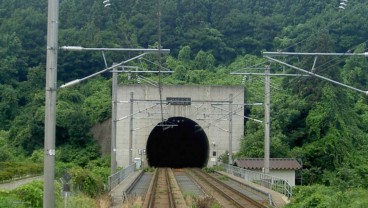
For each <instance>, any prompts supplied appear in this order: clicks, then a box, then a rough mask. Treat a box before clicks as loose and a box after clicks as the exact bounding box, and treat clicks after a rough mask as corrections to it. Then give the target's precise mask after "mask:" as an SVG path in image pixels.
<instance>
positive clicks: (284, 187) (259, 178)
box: [220, 163, 293, 198]
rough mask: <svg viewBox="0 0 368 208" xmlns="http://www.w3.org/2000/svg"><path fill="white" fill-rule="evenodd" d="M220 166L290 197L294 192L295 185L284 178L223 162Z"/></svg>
mask: <svg viewBox="0 0 368 208" xmlns="http://www.w3.org/2000/svg"><path fill="white" fill-rule="evenodd" d="M220 166H222V167H224V169H225V171H226V172H227V173H229V174H232V175H234V176H237V177H240V178H243V179H244V180H246V181H250V182H252V183H255V184H258V185H261V186H263V187H266V188H268V189H271V190H274V191H276V192H279V193H281V194H284V195H285V196H287V197H288V198H290V197H291V196H292V194H293V187H292V186H291V185H290V184H289V183H288V182H287V181H286V180H284V179H281V178H277V177H273V176H270V175H267V174H264V173H260V172H256V171H250V170H247V169H243V168H239V167H236V166H232V165H228V164H223V163H222V164H220Z"/></svg>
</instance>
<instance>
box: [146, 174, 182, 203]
mask: <svg viewBox="0 0 368 208" xmlns="http://www.w3.org/2000/svg"><path fill="white" fill-rule="evenodd" d="M143 207H157V208H159V207H162V208H166V207H167V208H185V207H187V205H186V203H185V200H184V198H183V195H182V193H181V191H180V189H179V186H178V184H177V182H176V179H175V177H174V174H173V172H172V170H171V169H170V168H158V169H157V170H156V172H155V175H154V177H153V180H152V182H151V184H150V187H149V189H148V193H147V194H146V198H145V200H144V203H143Z"/></svg>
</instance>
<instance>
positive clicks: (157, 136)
mask: <svg viewBox="0 0 368 208" xmlns="http://www.w3.org/2000/svg"><path fill="white" fill-rule="evenodd" d="M146 152H147V160H148V164H149V165H150V166H153V167H173V168H183V167H204V166H206V165H207V161H208V152H209V142H208V138H207V135H206V133H205V132H204V131H203V129H202V128H201V127H200V126H199V125H198V124H197V123H196V122H194V121H193V120H191V119H188V118H185V117H172V118H169V119H168V120H167V121H165V122H161V123H159V124H158V125H157V126H156V127H155V128H154V129H153V130H152V131H151V133H150V135H149V137H148V140H147V146H146Z"/></svg>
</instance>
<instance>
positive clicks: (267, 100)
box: [263, 66, 271, 174]
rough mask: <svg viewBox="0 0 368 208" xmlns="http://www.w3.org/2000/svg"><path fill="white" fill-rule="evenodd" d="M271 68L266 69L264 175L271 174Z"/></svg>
mask: <svg viewBox="0 0 368 208" xmlns="http://www.w3.org/2000/svg"><path fill="white" fill-rule="evenodd" d="M270 93H271V91H270V66H267V67H266V69H265V104H264V105H265V121H264V123H265V139H264V161H263V162H264V170H263V171H264V173H266V174H268V173H269V172H270V126H271V125H270V97H271V94H270Z"/></svg>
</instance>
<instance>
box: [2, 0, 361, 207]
mask: <svg viewBox="0 0 368 208" xmlns="http://www.w3.org/2000/svg"><path fill="white" fill-rule="evenodd" d="M110 2H111V5H110V6H109V7H104V4H103V3H102V0H88V1H87V0H78V1H77V0H60V14H59V33H58V35H59V43H58V44H59V46H64V45H77V46H79V45H80V46H84V47H93V48H98V47H118V48H157V47H158V43H159V41H158V40H159V39H160V40H161V42H160V43H161V46H162V47H163V48H168V49H170V50H171V52H170V54H165V55H163V56H162V59H161V60H160V62H161V63H162V67H165V68H168V69H171V70H173V71H174V73H173V75H170V76H169V75H162V76H161V77H160V78H161V79H159V77H158V76H157V75H150V76H149V77H148V78H150V79H152V80H156V81H160V82H163V83H164V84H175V85H183V84H196V85H244V87H245V91H246V93H245V99H246V100H245V102H247V103H249V102H263V100H264V83H263V80H264V78H263V77H259V76H244V77H242V76H234V75H230V73H231V72H262V71H259V70H257V69H256V68H257V67H264V66H265V65H268V64H269V62H268V61H267V60H266V59H264V58H263V57H262V52H263V51H285V52H286V51H288V52H338V53H353V52H359V53H360V52H366V51H367V41H368V24H366V20H367V19H368V5H367V2H366V1H363V0H351V1H349V2H348V3H347V6H346V7H345V9H339V8H338V7H339V3H340V2H339V1H338V0H325V1H320V0H267V1H266V0H227V1H224V0H161V7H160V10H161V12H160V14H161V18H160V21H158V15H157V13H158V12H157V4H156V1H140V0H110ZM158 22H160V27H158ZM158 28H160V33H159V32H158V31H159V29H158ZM46 33H47V1H41V0H32V1H25V0H17V1H16V0H6V1H0V57H1V58H0V162H19V161H25V160H26V161H30V162H34V163H36V164H40V163H42V155H43V150H42V148H43V141H44V136H43V135H44V114H45V113H44V103H45V65H46V35H47V34H46ZM159 34H160V38H159ZM104 55H105V57H106V62H107V63H108V64H109V65H111V64H112V63H113V62H120V61H122V60H126V59H128V58H131V57H133V56H135V55H137V53H134V52H106V53H105V54H104ZM58 56H59V57H58V86H60V85H62V84H63V83H66V82H68V81H71V80H74V79H77V78H83V77H85V76H87V75H90V74H92V73H94V72H97V71H100V70H101V69H104V68H105V63H104V60H103V57H102V55H101V53H100V52H91V51H90V52H73V51H63V50H60V51H59V52H58ZM283 60H284V61H285V62H287V63H290V64H293V65H295V66H298V67H301V68H303V69H308V70H310V69H311V68H312V66H313V70H314V71H313V72H314V73H316V74H319V75H321V76H324V77H328V78H330V79H333V80H336V81H339V82H342V83H345V84H347V85H350V86H353V87H355V88H358V89H362V90H368V73H367V72H368V62H367V58H366V57H359V56H334V57H325V56H324V57H319V58H318V59H317V61H316V62H314V57H306V56H287V57H284V59H283ZM158 62H159V61H158V58H157V55H150V56H147V58H146V59H142V60H140V61H136V62H133V63H132V64H135V65H137V66H139V67H142V68H147V69H148V68H155V67H157V65H158V64H157V63H158ZM271 71H272V72H273V73H295V72H296V71H295V70H292V69H290V68H287V67H283V66H281V65H278V64H276V63H271ZM145 76H147V75H145ZM271 80H272V81H271V82H272V88H271V156H272V157H293V158H297V159H298V160H299V161H301V162H302V163H303V170H302V171H301V172H300V174H299V178H300V179H302V180H300V181H299V184H300V185H299V186H297V187H296V188H295V191H294V196H293V198H292V203H291V204H290V205H289V207H368V150H367V149H368V99H367V97H366V95H365V94H364V93H360V92H356V91H354V90H351V89H347V88H344V87H342V86H338V85H335V84H332V83H330V82H327V81H325V80H321V79H318V78H316V77H314V76H309V77H272V78H271ZM119 82H120V84H130V83H138V80H137V79H135V77H133V78H131V79H128V77H127V75H120V77H119ZM366 110H367V111H366ZM245 114H246V116H248V117H252V118H257V119H261V120H262V118H263V117H264V115H263V114H264V109H263V108H262V107H259V106H254V107H251V106H250V107H247V109H246V110H245ZM110 116H111V75H110V73H105V74H102V75H101V76H100V77H97V78H93V79H90V80H89V81H86V82H84V83H81V84H79V85H76V86H73V87H71V88H66V89H60V90H58V94H57V126H56V132H57V135H56V145H57V174H62V173H64V172H65V170H68V171H69V172H70V173H72V174H73V176H74V178H76V179H75V180H76V181H75V183H80V184H81V183H84V182H83V181H85V180H86V178H88V180H89V184H88V185H86V184H84V186H83V185H82V187H83V188H82V189H83V191H84V192H85V193H86V194H87V195H88V196H91V197H94V196H96V195H99V193H100V192H102V190H99V189H97V188H100V187H103V180H105V178H106V176H107V175H108V173H109V167H108V166H109V161H108V160H109V159H108V158H109V156H101V155H100V153H99V151H98V149H99V147H98V145H97V144H96V143H95V141H94V140H93V139H92V136H91V135H90V133H89V131H90V128H91V127H92V126H93V125H94V124H96V123H99V122H102V121H105V120H106V119H109V118H110ZM245 125H246V128H245V136H244V139H243V140H242V144H241V150H240V151H239V152H238V153H237V154H236V155H235V157H262V156H263V138H264V126H263V125H260V124H259V123H255V122H252V120H246V122H245ZM0 175H1V174H0ZM91 181H92V182H91ZM91 184H92V185H91ZM92 187H93V188H92ZM33 188H34V189H37V188H42V187H41V186H39V184H35V185H34V187H33ZM18 192H19V193H20V194H19V193H18ZM18 192H14V193H13V192H12V193H7V192H6V193H5V192H1V191H0V199H2V201H4V202H2V203H5V204H6V203H7V201H8V202H9V201H11V200H13V199H14V198H19V197H20V198H22V197H25V196H26V195H25V194H24V192H21V191H18ZM9 195H10V196H9ZM9 197H10V198H9ZM5 199H6V200H5ZM23 200H27V199H24V198H23ZM0 201H1V200H0ZM32 203H33V202H32ZM0 204H1V202H0ZM34 206H36V205H35V204H34Z"/></svg>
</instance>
